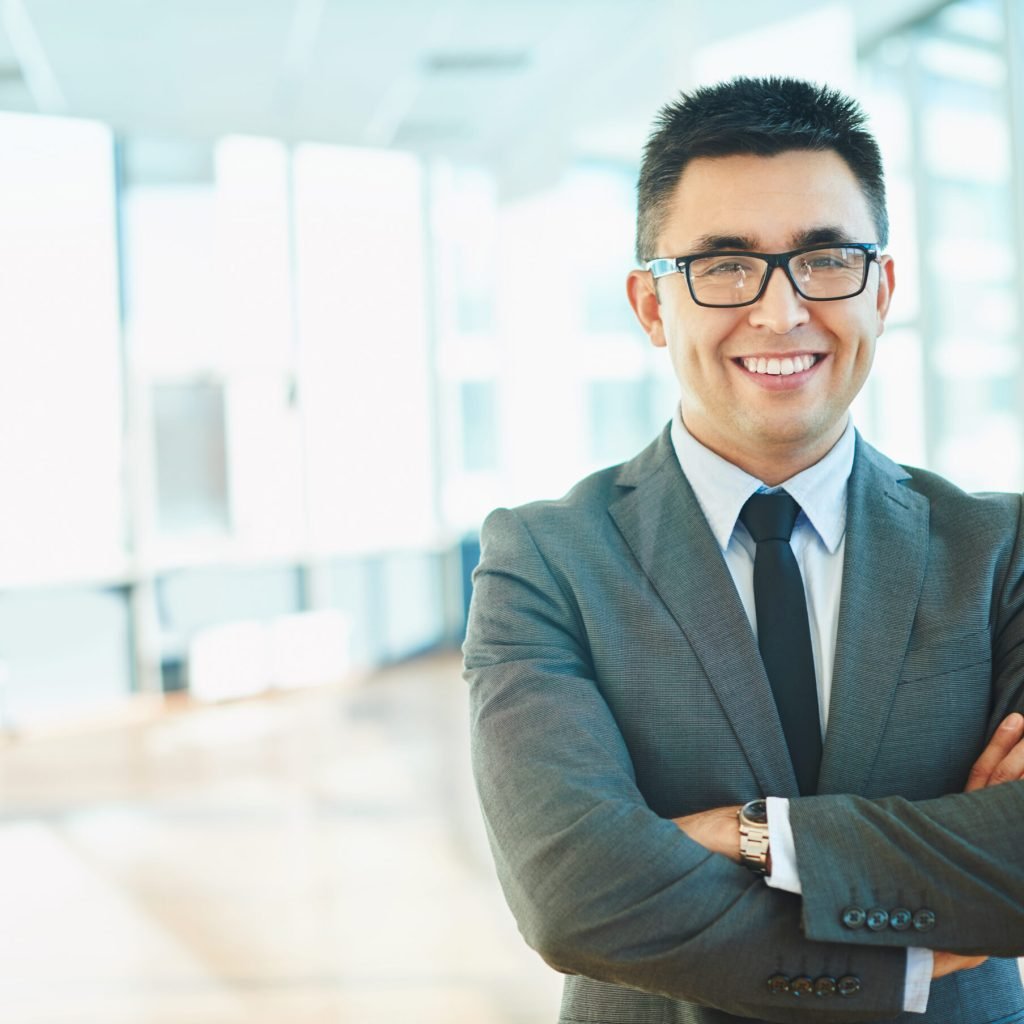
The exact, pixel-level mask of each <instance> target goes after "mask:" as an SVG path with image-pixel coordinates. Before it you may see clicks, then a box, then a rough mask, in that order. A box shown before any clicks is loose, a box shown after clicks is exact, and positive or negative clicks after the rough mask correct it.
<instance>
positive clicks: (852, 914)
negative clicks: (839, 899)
mask: <svg viewBox="0 0 1024 1024" xmlns="http://www.w3.org/2000/svg"><path fill="white" fill-rule="evenodd" d="M866 917H867V914H865V913H864V911H863V910H862V909H861V908H860V907H847V908H846V909H845V910H844V911H843V916H842V917H841V918H840V920H841V921H842V922H843V927H844V928H853V929H857V928H863V927H864V919H865V918H866Z"/></svg>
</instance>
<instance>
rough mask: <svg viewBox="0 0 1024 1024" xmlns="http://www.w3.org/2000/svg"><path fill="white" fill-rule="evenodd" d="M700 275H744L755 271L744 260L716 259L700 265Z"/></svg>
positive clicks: (698, 272) (698, 270)
mask: <svg viewBox="0 0 1024 1024" xmlns="http://www.w3.org/2000/svg"><path fill="white" fill-rule="evenodd" d="M696 269H697V274H698V276H700V277H742V276H743V275H744V274H750V273H753V269H754V268H753V267H752V266H751V265H750V264H749V263H747V262H744V261H743V260H714V261H709V262H705V263H702V264H700V265H698V267H697V268H696Z"/></svg>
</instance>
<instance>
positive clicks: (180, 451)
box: [153, 381, 230, 534]
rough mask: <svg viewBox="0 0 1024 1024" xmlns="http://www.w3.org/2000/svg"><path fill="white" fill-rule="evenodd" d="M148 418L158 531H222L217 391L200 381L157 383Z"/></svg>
mask: <svg viewBox="0 0 1024 1024" xmlns="http://www.w3.org/2000/svg"><path fill="white" fill-rule="evenodd" d="M153 419H154V434H155V439H156V492H157V493H156V505H157V520H158V525H159V530H160V532H161V533H162V534H195V533H209V532H214V533H217V532H220V533H226V532H227V530H228V528H229V525H230V516H229V508H228V488H227V466H226V463H225V454H224V448H225V444H224V390H223V387H222V386H221V385H220V384H219V383H214V382H205V381H197V382H194V383H181V384H158V385H157V386H156V387H155V388H154V391H153Z"/></svg>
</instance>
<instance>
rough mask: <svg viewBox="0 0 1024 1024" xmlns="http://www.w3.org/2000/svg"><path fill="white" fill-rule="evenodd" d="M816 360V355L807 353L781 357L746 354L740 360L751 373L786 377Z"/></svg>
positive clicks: (799, 371)
mask: <svg viewBox="0 0 1024 1024" xmlns="http://www.w3.org/2000/svg"><path fill="white" fill-rule="evenodd" d="M817 361H818V357H817V356H809V355H804V356H785V357H783V358H782V359H776V358H774V357H773V358H771V359H766V358H765V357H764V356H761V357H760V358H755V357H754V356H746V357H744V359H743V360H742V362H743V365H744V367H746V369H747V370H749V371H750V372H751V373H769V374H771V375H772V376H774V377H780V376H781V377H788V376H789V375H790V374H793V373H801V372H802V371H804V370H809V369H810V368H811V367H812V366H813V365H814V364H815V363H816V362H817Z"/></svg>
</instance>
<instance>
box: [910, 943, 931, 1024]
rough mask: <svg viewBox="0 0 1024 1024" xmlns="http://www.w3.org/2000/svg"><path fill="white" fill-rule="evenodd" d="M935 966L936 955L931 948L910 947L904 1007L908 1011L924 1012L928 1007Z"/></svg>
mask: <svg viewBox="0 0 1024 1024" xmlns="http://www.w3.org/2000/svg"><path fill="white" fill-rule="evenodd" d="M934 966H935V957H934V956H933V955H932V951H931V950H930V949H921V948H919V947H918V946H910V947H908V949H907V976H906V981H905V982H904V984H903V1009H904V1010H905V1011H906V1012H907V1013H924V1011H925V1010H927V1009H928V993H929V992H930V991H931V987H932V969H933V968H934Z"/></svg>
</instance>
